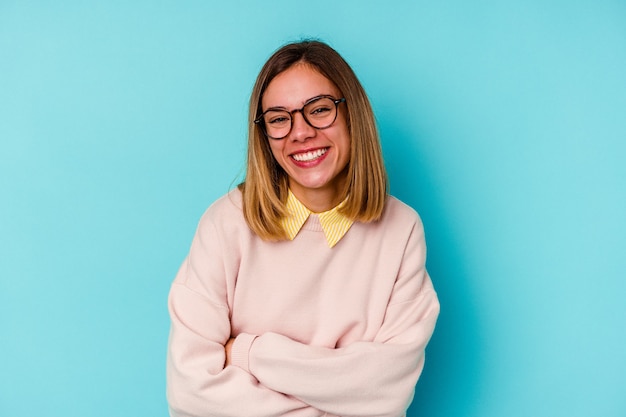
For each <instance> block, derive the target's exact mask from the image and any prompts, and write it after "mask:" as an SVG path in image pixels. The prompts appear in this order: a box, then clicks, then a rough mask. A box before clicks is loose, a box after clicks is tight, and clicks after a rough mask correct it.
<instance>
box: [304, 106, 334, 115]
mask: <svg viewBox="0 0 626 417" xmlns="http://www.w3.org/2000/svg"><path fill="white" fill-rule="evenodd" d="M331 111H332V109H331V108H330V107H329V106H327V105H325V104H318V105H316V106H314V107H313V108H312V109H310V110H309V115H311V116H313V117H324V116H326V115H327V114H328V113H330V112H331Z"/></svg>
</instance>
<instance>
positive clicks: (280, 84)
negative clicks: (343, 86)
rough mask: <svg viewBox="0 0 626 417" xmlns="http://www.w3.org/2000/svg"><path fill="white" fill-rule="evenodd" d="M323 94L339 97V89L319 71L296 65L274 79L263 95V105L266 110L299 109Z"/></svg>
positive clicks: (308, 66)
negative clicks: (280, 108)
mask: <svg viewBox="0 0 626 417" xmlns="http://www.w3.org/2000/svg"><path fill="white" fill-rule="evenodd" d="M322 94H325V95H331V96H333V97H338V96H339V89H338V88H337V87H336V86H335V84H334V83H333V82H332V81H331V80H329V79H328V78H326V77H325V76H324V75H322V74H321V73H320V72H319V71H318V70H317V69H315V68H313V67H311V66H310V65H307V64H296V65H294V66H292V67H290V68H288V69H286V70H285V71H283V72H281V73H280V74H278V75H277V76H276V77H274V79H273V80H272V81H271V82H270V83H269V85H268V86H267V89H266V90H265V93H264V94H263V98H262V101H261V104H262V106H263V108H264V109H266V108H269V107H285V108H288V109H290V108H298V107H301V106H302V105H304V103H305V102H306V101H307V100H309V99H310V98H313V97H316V96H319V95H322Z"/></svg>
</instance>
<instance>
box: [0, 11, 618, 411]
mask: <svg viewBox="0 0 626 417" xmlns="http://www.w3.org/2000/svg"><path fill="white" fill-rule="evenodd" d="M548 3H549V4H548ZM302 36H315V37H319V38H321V39H324V40H326V41H327V42H329V43H330V44H331V45H333V46H334V47H335V48H337V49H338V50H339V51H340V52H341V53H342V54H343V55H344V56H345V57H346V59H347V60H348V61H349V62H350V63H351V64H352V66H353V67H354V69H355V71H356V72H357V74H358V75H359V77H360V78H361V80H362V82H363V84H364V85H365V87H366V89H367V90H368V92H369V93H370V96H371V99H372V102H373V105H374V107H375V110H376V112H377V116H378V120H379V124H380V130H381V133H382V138H383V146H384V151H385V156H386V160H387V164H388V167H389V172H390V176H391V182H392V191H393V193H394V194H395V195H397V196H398V197H400V198H401V199H403V200H405V201H406V202H408V203H409V204H411V205H413V206H414V207H415V208H416V209H417V210H418V211H419V212H420V213H421V214H422V217H423V219H424V222H425V226H426V231H427V238H428V242H429V261H428V266H429V269H430V272H431V274H432V276H433V279H434V281H435V284H436V287H437V289H438V291H439V294H440V298H441V302H442V313H441V318H440V321H439V324H438V328H437V331H436V333H435V336H434V337H433V340H432V343H431V345H430V346H429V349H428V360H427V366H426V370H425V372H424V374H423V377H422V379H421V380H420V382H419V384H418V386H417V392H416V397H415V401H414V403H413V405H412V407H411V409H410V416H413V417H417V416H429V417H431V416H432V417H451V416H452V417H455V416H463V417H474V416H475V417H502V416H507V417H516V416H520V417H521V416H524V417H526V416H533V417H544V416H545V417H561V416H563V417H565V416H567V417H578V416H581V417H582V416H603V417H623V416H624V415H626V396H625V395H624V393H625V387H626V348H625V347H624V346H625V345H626V302H625V301H624V299H625V296H626V280H625V279H624V278H625V274H624V266H625V265H624V264H625V261H624V259H625V258H626V256H625V254H626V239H625V237H624V236H625V235H626V215H625V213H626V185H625V184H626V163H625V162H624V160H625V159H626V5H625V3H624V2H622V1H617V0H615V1H608V0H607V1H604V0H599V1H598V0H596V1H592V0H587V1H576V0H574V1H554V2H544V1H539V0H528V1H521V0H520V1H508V2H506V1H501V2H497V1H475V2H466V1H460V0H457V1H442V2H427V1H404V2H402V1H396V2H393V1H390V2H382V1H380V2H367V1H357V0H346V1H333V2H324V1H322V2H293V1H282V0H277V1H274V2H267V1H265V2H257V1H233V2H222V3H220V4H217V3H215V4H211V3H210V2H208V1H199V0H195V1H194V0H189V1H133V2H122V1H106V2H105V1H92V2H84V1H57V2H36V1H12V0H4V1H2V2H0V199H1V200H0V326H1V328H2V333H1V336H0V375H1V377H0V415H2V416H18V415H20V416H35V415H37V416H51V417H52V416H54V417H56V416H64V417H78V416H80V417H83V416H90V417H100V416H102V417H111V416H116V417H125V416H129V417H130V416H133V417H135V416H155V417H158V416H163V417H164V416H166V415H167V411H166V403H165V399H164V356H165V349H166V339H167V332H168V326H169V323H168V316H167V311H166V295H167V291H168V287H169V284H170V282H171V280H172V279H173V277H174V274H175V273H176V270H177V269H178V266H179V264H180V262H181V261H182V259H183V257H184V256H185V254H186V252H187V249H188V245H189V243H190V240H191V238H192V235H193V232H194V229H195V226H196V223H197V221H198V218H199V216H200V215H201V213H202V212H203V210H204V209H205V208H206V207H207V206H208V205H209V204H210V203H211V202H212V201H213V200H214V199H215V198H217V197H218V196H220V195H221V194H223V193H225V192H226V191H227V190H228V189H229V188H230V187H232V186H233V184H234V183H236V181H237V180H238V179H240V178H241V174H242V171H243V168H242V166H243V162H244V155H243V153H244V150H245V132H246V126H245V119H246V102H247V99H248V94H249V92H250V89H251V87H252V83H253V80H254V77H255V76H256V73H257V72H258V70H259V69H260V66H261V65H262V63H263V62H264V60H265V59H266V58H267V57H268V56H269V54H270V53H271V52H272V51H273V50H274V49H275V48H277V47H278V46H279V45H281V44H282V43H284V42H286V41H289V40H295V39H298V38H300V37H302Z"/></svg>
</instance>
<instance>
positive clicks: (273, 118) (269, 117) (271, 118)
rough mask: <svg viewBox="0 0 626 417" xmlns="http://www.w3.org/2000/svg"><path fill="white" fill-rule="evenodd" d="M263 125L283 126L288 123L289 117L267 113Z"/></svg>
mask: <svg viewBox="0 0 626 417" xmlns="http://www.w3.org/2000/svg"><path fill="white" fill-rule="evenodd" d="M265 123H267V124H270V125H283V124H286V123H289V116H288V115H287V114H286V113H283V112H280V113H268V114H266V115H265Z"/></svg>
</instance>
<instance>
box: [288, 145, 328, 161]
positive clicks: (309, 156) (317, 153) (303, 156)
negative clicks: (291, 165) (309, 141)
mask: <svg viewBox="0 0 626 417" xmlns="http://www.w3.org/2000/svg"><path fill="white" fill-rule="evenodd" d="M326 152H328V148H321V149H316V150H314V151H309V152H303V153H296V154H293V155H291V157H292V158H293V159H295V160H296V161H298V162H310V161H313V160H315V159H317V158H319V157H321V156H322V155H324V154H325V153H326Z"/></svg>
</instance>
